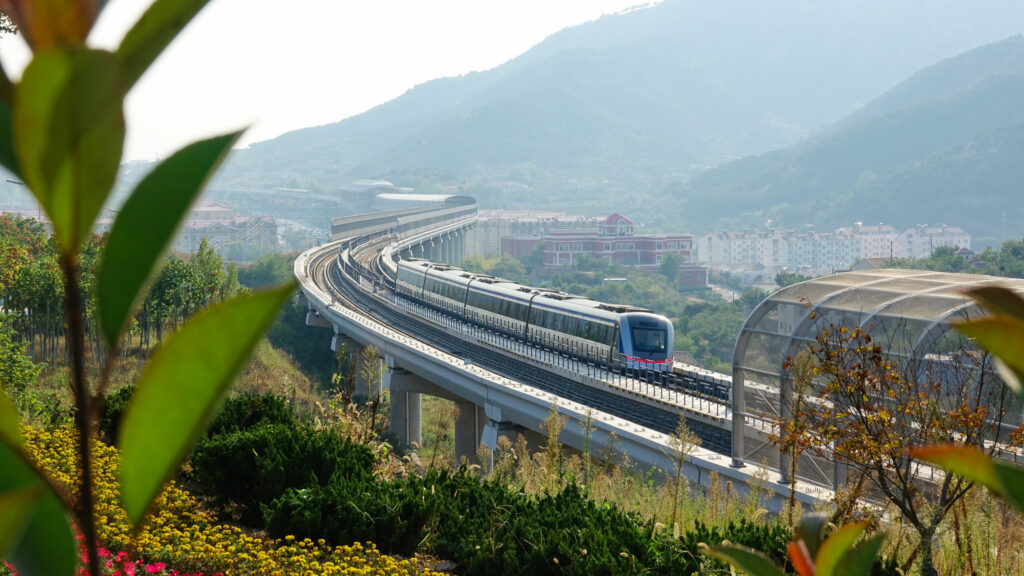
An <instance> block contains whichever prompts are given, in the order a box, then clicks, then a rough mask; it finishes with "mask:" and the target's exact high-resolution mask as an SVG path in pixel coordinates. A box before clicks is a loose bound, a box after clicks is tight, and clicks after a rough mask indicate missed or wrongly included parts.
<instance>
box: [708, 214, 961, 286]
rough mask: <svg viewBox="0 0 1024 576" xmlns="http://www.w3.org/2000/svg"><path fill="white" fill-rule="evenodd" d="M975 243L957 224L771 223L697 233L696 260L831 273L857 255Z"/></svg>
mask: <svg viewBox="0 0 1024 576" xmlns="http://www.w3.org/2000/svg"><path fill="white" fill-rule="evenodd" d="M970 244H971V237H970V235H969V234H967V233H966V232H964V231H963V230H962V229H960V228H957V227H955V226H931V227H929V226H923V225H922V226H915V227H914V228H910V229H908V230H906V231H903V232H899V231H897V230H896V229H895V228H893V227H892V226H889V225H886V224H878V225H877V226H865V225H863V224H862V223H860V222H857V223H855V224H854V225H853V226H846V227H842V228H839V229H837V230H835V231H834V232H825V233H818V232H813V231H810V232H796V231H793V230H777V229H773V228H768V229H766V230H752V231H751V230H747V231H743V232H729V231H725V232H716V233H714V234H707V235H705V236H702V237H700V238H699V239H698V242H697V257H696V260H697V261H698V262H699V263H701V264H704V265H707V266H708V267H710V268H711V269H713V270H730V271H757V272H759V273H761V274H762V275H769V276H770V275H773V274H775V273H777V272H779V271H783V270H789V271H793V272H799V273H801V274H828V273H831V272H835V271H837V270H844V269H849V268H850V267H851V266H853V265H854V263H856V262H858V261H861V262H864V261H870V262H871V263H872V264H873V263H877V262H881V261H883V260H884V261H888V260H889V259H890V258H907V257H915V258H924V257H927V256H928V255H930V254H931V253H932V251H933V250H934V249H935V248H938V247H940V246H952V247H956V248H963V249H968V250H969V249H970ZM965 257H966V256H965ZM865 265H867V264H865Z"/></svg>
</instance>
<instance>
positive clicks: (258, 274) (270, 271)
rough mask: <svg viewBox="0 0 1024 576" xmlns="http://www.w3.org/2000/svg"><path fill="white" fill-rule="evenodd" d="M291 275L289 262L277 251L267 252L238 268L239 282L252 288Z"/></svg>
mask: <svg viewBox="0 0 1024 576" xmlns="http://www.w3.org/2000/svg"><path fill="white" fill-rule="evenodd" d="M291 275H292V266H291V262H289V259H288V258H287V257H286V256H284V255H283V254H278V253H274V254H267V255H266V256H264V257H262V258H260V259H259V260H256V261H255V262H253V263H252V264H249V265H248V266H244V267H243V268H241V269H239V270H238V280H239V282H241V283H242V284H243V285H245V286H247V287H249V288H252V289H254V290H255V289H258V288H264V287H266V286H272V285H275V284H280V283H281V282H286V281H287V280H288V279H289V278H291Z"/></svg>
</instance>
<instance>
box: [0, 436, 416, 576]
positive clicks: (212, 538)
mask: <svg viewBox="0 0 1024 576" xmlns="http://www.w3.org/2000/svg"><path fill="white" fill-rule="evenodd" d="M22 432H23V434H24V436H25V440H26V448H27V450H28V451H29V454H31V455H32V456H33V458H34V459H35V461H36V462H37V463H38V465H39V466H40V467H41V468H42V469H44V470H46V471H47V472H48V473H49V474H50V475H51V476H52V477H53V478H54V479H55V480H56V481H57V482H58V483H60V484H62V485H64V486H65V487H67V488H68V489H69V490H74V489H75V482H74V479H75V478H76V477H77V475H76V471H75V469H74V466H75V461H76V456H75V442H76V437H75V431H74V430H73V429H70V428H58V429H56V430H52V431H49V430H38V429H34V428H28V427H25V428H23V430H22ZM92 457H93V459H94V462H95V466H96V517H97V518H98V520H99V526H98V532H99V535H100V540H101V541H103V542H105V543H106V544H107V546H109V550H108V555H107V557H105V558H103V560H104V562H103V564H104V566H103V568H104V569H105V570H110V572H109V573H106V572H105V576H109V575H111V574H119V575H125V576H128V575H132V574H140V575H142V574H158V575H184V574H224V575H225V576H229V575H232V574H246V575H248V574H266V575H282V576H283V575H292V574H302V575H306V574H310V575H320V574H324V575H329V574H339V575H340V574H346V575H355V574H361V575H362V574H365V575H398V574H402V575H406V574H427V575H430V574H434V573H433V572H431V571H430V570H429V569H427V568H426V567H425V566H424V564H423V562H422V561H421V560H419V559H417V558H411V559H406V560H396V559H394V558H391V557H389V556H385V555H382V554H381V553H380V552H379V551H378V550H377V548H376V546H374V545H373V544H369V543H368V544H360V543H358V542H357V543H355V544H352V545H351V546H335V547H331V546H329V545H328V544H327V543H326V542H325V541H324V540H318V541H316V542H314V541H313V540H311V539H308V538H307V539H302V540H298V539H296V538H294V537H292V536H286V537H284V538H281V539H277V540H270V539H267V538H260V537H258V536H253V535H251V534H247V533H245V532H243V531H242V530H241V529H240V528H238V527H234V526H228V525H225V524H220V523H218V522H217V519H216V518H215V517H213V516H212V515H210V514H207V513H204V512H202V511H200V510H199V508H198V505H197V502H196V500H195V498H193V497H192V496H191V495H190V494H189V493H188V492H186V491H185V490H183V489H181V488H180V487H178V486H177V485H175V484H174V482H170V483H169V484H168V485H167V486H166V488H165V489H164V491H163V493H161V495H160V496H159V497H158V498H157V499H156V501H155V503H154V506H153V509H152V511H151V512H150V514H149V516H148V517H147V519H146V520H145V521H144V522H143V524H142V525H141V526H140V528H139V531H138V533H136V534H134V535H133V534H132V529H131V525H130V523H129V522H128V517H127V514H126V513H125V511H124V510H123V509H122V508H121V506H120V505H119V503H118V499H119V494H118V491H117V485H118V484H117V481H116V479H117V475H118V469H117V468H118V454H117V450H115V449H114V448H112V447H110V446H107V445H106V444H103V443H102V442H96V443H95V444H94V445H93V448H92ZM142 559H145V560H142ZM169 566H173V567H174V569H173V570H172V569H170V568H168V567H169ZM3 571H4V569H3V568H0V573H3ZM83 574H84V572H83Z"/></svg>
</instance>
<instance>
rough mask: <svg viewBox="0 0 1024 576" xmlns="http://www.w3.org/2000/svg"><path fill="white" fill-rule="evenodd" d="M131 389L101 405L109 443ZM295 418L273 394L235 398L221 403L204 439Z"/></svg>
mask: <svg viewBox="0 0 1024 576" xmlns="http://www.w3.org/2000/svg"><path fill="white" fill-rule="evenodd" d="M134 390H135V387H134V386H125V387H123V388H121V389H119V390H118V391H116V392H114V393H112V394H108V395H107V397H106V404H105V405H104V406H103V417H102V418H101V419H100V434H101V437H102V438H103V439H104V440H106V441H107V443H109V444H113V443H114V442H115V441H116V440H117V430H118V428H119V427H120V426H121V417H122V416H123V415H124V411H125V410H126V409H127V408H128V401H129V400H130V399H131V396H132V392H133V391H134ZM294 422H295V416H294V415H293V414H292V411H291V408H289V407H288V403H287V402H285V400H284V398H281V397H280V396H276V395H274V394H270V393H268V394H261V395H258V396H238V397H235V398H229V399H228V400H227V401H225V402H224V408H223V409H222V410H221V411H220V413H219V414H217V417H216V418H215V419H214V421H213V423H212V424H210V427H209V429H208V430H207V431H206V437H207V438H209V437H211V436H216V435H217V434H224V433H226V432H237V431H239V430H246V429H249V428H254V427H256V426H264V425H270V424H292V423H294Z"/></svg>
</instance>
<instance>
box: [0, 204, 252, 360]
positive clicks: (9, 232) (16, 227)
mask: <svg viewBox="0 0 1024 576" xmlns="http://www.w3.org/2000/svg"><path fill="white" fill-rule="evenodd" d="M105 241H106V237H105V236H99V235H93V236H92V237H91V238H89V239H88V241H87V242H86V244H85V247H84V249H83V251H82V254H81V258H80V259H79V262H78V266H79V271H80V274H81V279H82V280H81V290H82V293H83V302H84V303H85V306H84V312H85V318H84V321H85V326H86V345H87V348H88V352H89V354H90V355H91V356H92V358H94V359H95V360H96V361H98V362H101V361H102V359H103V358H104V349H105V347H104V345H103V342H102V338H101V336H100V332H99V321H98V318H97V314H96V313H97V307H96V301H95V298H94V295H93V292H94V287H95V283H96V271H97V270H98V268H99V264H100V255H101V254H102V253H103V248H104V245H105ZM243 290H245V289H244V288H243V287H242V286H241V284H240V283H239V281H238V271H237V270H236V268H235V266H234V264H227V265H225V263H224V260H223V259H222V258H221V257H220V256H219V255H218V254H217V253H216V252H215V251H214V249H213V248H212V247H211V246H210V244H209V243H208V242H207V241H206V239H205V238H204V239H203V241H202V242H201V243H200V245H199V248H198V249H197V250H196V251H195V252H193V253H191V254H186V255H182V254H177V253H170V254H168V255H167V256H165V258H164V265H163V268H162V269H161V271H160V273H159V274H158V275H157V276H156V277H155V278H154V279H153V284H152V289H151V290H150V292H149V294H148V296H147V297H146V299H145V300H144V301H143V302H141V303H140V305H139V309H138V312H137V313H136V314H135V316H134V318H133V319H132V321H131V326H130V328H129V329H128V330H127V331H126V333H125V335H124V345H123V346H122V348H121V356H122V357H128V356H131V355H134V356H138V358H139V361H141V360H142V359H143V358H145V357H146V356H147V355H148V352H149V350H150V348H151V347H152V346H154V345H155V344H157V343H159V342H160V341H162V340H163V337H164V334H165V333H167V332H169V331H171V330H173V329H174V328H175V327H177V326H178V325H179V324H180V323H181V322H183V321H184V320H185V319H186V318H188V317H189V316H190V315H192V314H193V313H194V312H196V311H197V310H200V309H202V308H203V307H204V306H206V305H208V304H211V303H214V302H219V301H221V300H224V299H226V298H229V297H231V296H233V295H236V294H239V293H241V292H242V291H243ZM0 303H2V309H3V325H4V326H5V327H6V328H7V329H8V331H9V333H10V337H11V338H12V339H13V340H14V341H16V342H18V343H21V344H23V345H24V346H25V352H26V353H27V354H28V355H29V356H30V357H31V358H32V360H33V361H35V362H41V363H45V364H49V365H51V366H52V365H66V364H67V362H68V357H69V350H68V346H67V339H66V337H65V336H66V316H65V312H64V282H63V279H62V276H61V273H60V266H59V262H58V251H57V247H56V244H55V242H54V240H53V237H52V236H51V235H50V234H49V233H48V232H47V231H46V228H45V227H44V226H43V225H42V224H41V223H40V222H39V221H38V220H35V219H32V218H21V217H19V216H13V215H8V214H5V215H0Z"/></svg>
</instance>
